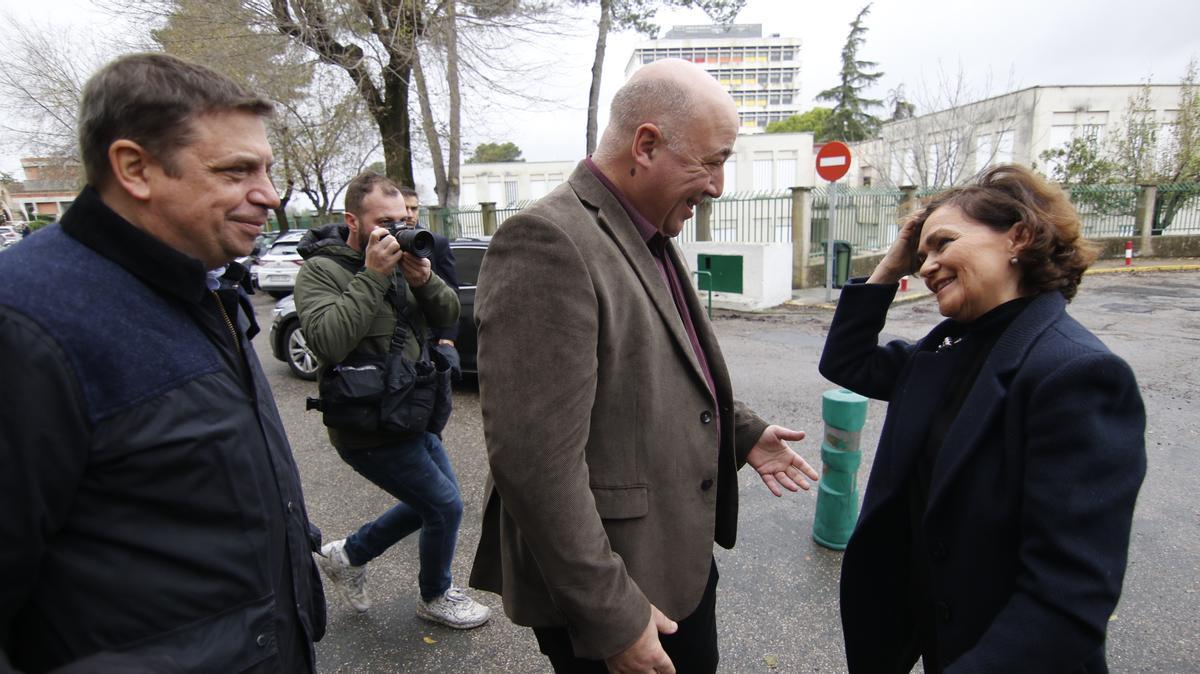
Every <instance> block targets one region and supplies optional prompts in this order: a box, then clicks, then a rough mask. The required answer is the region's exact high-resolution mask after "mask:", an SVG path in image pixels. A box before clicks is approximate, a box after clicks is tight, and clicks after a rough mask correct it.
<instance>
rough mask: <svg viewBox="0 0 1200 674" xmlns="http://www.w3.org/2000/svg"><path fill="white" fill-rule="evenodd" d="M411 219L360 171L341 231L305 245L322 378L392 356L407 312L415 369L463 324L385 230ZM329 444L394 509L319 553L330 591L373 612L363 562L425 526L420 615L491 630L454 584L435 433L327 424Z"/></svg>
mask: <svg viewBox="0 0 1200 674" xmlns="http://www.w3.org/2000/svg"><path fill="white" fill-rule="evenodd" d="M406 214H407V209H406V208H405V205H404V200H403V198H401V195H400V190H399V188H398V187H397V186H396V185H395V184H394V183H393V182H392V181H391V180H389V179H388V178H386V177H384V176H381V175H379V174H376V173H370V172H368V173H363V174H361V175H359V176H358V177H356V178H355V179H354V180H352V181H351V182H350V184H349V185H348V186H347V187H346V224H345V225H342V226H338V225H326V226H324V227H320V228H317V229H312V230H309V232H308V234H306V235H305V237H304V239H303V240H302V241H301V242H300V246H299V248H298V250H299V252H300V255H302V256H303V257H304V258H305V263H304V266H303V267H301V268H300V273H299V274H298V275H297V277H296V311H297V312H298V313H299V314H300V325H301V327H302V328H303V330H304V337H305V339H306V340H307V341H308V345H309V347H311V348H312V350H313V352H314V353H316V354H317V358H318V359H319V360H320V361H321V362H322V363H325V364H326V365H323V366H322V368H321V371H320V374H319V377H321V379H322V381H325V378H326V377H328V376H330V372H331V371H332V370H333V369H334V368H336V367H337V366H338V365H339V364H341V363H343V361H347V360H350V359H354V361H355V363H358V362H359V360H360V359H362V358H364V357H370V356H381V355H383V354H386V353H387V352H388V351H389V349H390V344H391V342H392V338H393V334H394V331H395V328H396V323H397V321H398V320H399V319H400V314H399V311H398V309H400V308H403V311H404V316H405V318H404V320H405V322H406V323H407V326H406V327H405V330H406V334H405V335H404V342H403V353H404V357H405V358H406V359H407V360H409V361H416V360H418V359H419V355H420V353H421V344H420V341H421V340H424V339H425V336H426V334H427V331H428V330H429V329H430V328H444V327H447V326H450V325H453V324H454V322H455V321H457V320H458V310H459V306H458V296H457V295H455V293H454V290H453V289H452V288H450V286H448V285H446V283H445V282H444V281H442V279H440V278H438V276H437V275H435V274H434V273H433V271H432V265H431V264H430V261H429V260H427V259H423V258H420V257H418V256H416V255H412V254H409V253H405V252H403V251H402V250H401V248H400V244H399V243H397V242H396V239H395V238H394V237H393V236H391V234H389V233H388V229H389V228H392V227H396V226H398V225H399V223H400V222H401V221H402V220H403V219H404V218H405V216H406ZM360 369H361V368H360ZM329 440H330V442H331V443H333V446H334V448H335V449H337V452H338V455H340V456H341V457H342V460H343V461H345V462H346V463H347V464H349V466H350V467H351V468H353V469H354V470H355V471H356V472H358V473H359V474H360V475H362V476H363V477H365V478H367V479H368V480H370V481H371V482H373V483H374V484H375V485H377V486H378V487H379V488H381V489H383V490H385V491H387V492H388V493H389V494H391V495H392V496H394V497H396V499H397V500H398V501H399V502H398V503H397V504H396V505H395V506H393V507H392V508H391V509H389V510H388V511H387V512H385V513H383V514H382V515H380V516H379V517H378V518H376V519H375V520H373V521H371V522H367V523H366V524H364V525H363V526H362V527H361V528H360V529H359V530H358V531H356V532H354V533H352V534H350V535H349V536H347V537H346V538H345V539H342V540H338V541H334V542H332V543H329V544H328V545H326V546H325V547H324V548H322V549H321V553H320V555H319V556H318V557H317V564H318V565H320V567H321V570H322V571H324V572H325V575H326V576H327V577H328V578H329V579H330V581H331V582H332V584H333V586H334V588H335V589H336V590H337V591H338V592H339V593H340V594H341V595H342V596H343V597H344V598H345V599H346V600H347V602H349V604H350V605H351V606H353V607H354V608H355V609H356V610H358V611H366V610H368V609H369V608H370V607H371V600H370V597H369V595H368V594H367V588H366V579H367V566H366V565H367V562H369V561H371V560H372V559H374V558H376V557H378V556H379V555H381V554H383V553H384V552H385V551H386V550H387V549H388V548H390V547H391V546H392V545H394V544H395V543H396V542H398V541H400V540H401V539H402V538H404V537H406V536H408V535H409V534H412V533H414V532H416V531H418V530H419V531H420V543H419V545H418V550H419V554H420V558H421V570H420V574H419V576H418V584H419V586H420V591H421V597H420V600H419V601H418V602H417V615H418V616H420V617H421V618H424V619H425V620H429V621H432V622H436V623H440V624H443V625H446V626H448V627H453V628H456V629H468V628H472V627H478V626H479V625H482V624H483V623H485V622H487V620H488V616H489V610H488V608H487V607H486V606H483V605H482V604H479V603H476V602H475V601H474V600H473V599H471V598H470V597H468V596H467V595H466V594H464V593H463V592H462V591H461V590H459V589H457V588H455V587H453V586H452V584H451V577H450V563H451V561H452V560H453V559H454V549H455V545H456V543H457V541H458V528H459V524H460V523H461V522H462V496H461V494H460V492H459V488H458V480H457V478H456V477H455V475H454V470H453V469H452V468H451V466H450V459H449V457H448V456H447V455H446V450H445V448H443V447H442V443H441V440H440V439H439V438H438V436H437V435H435V434H434V433H432V432H417V433H411V434H403V433H394V432H389V431H384V430H378V431H366V430H361V429H359V430H352V429H346V428H335V427H330V428H329Z"/></svg>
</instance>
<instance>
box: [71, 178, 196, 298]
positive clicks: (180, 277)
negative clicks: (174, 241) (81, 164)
mask: <svg viewBox="0 0 1200 674" xmlns="http://www.w3.org/2000/svg"><path fill="white" fill-rule="evenodd" d="M62 228H63V231H64V232H66V233H67V235H68V236H71V237H72V238H74V239H75V240H77V241H79V242H80V243H82V244H83V245H85V246H87V247H88V248H91V249H92V250H94V251H95V252H96V253H97V254H99V255H101V256H103V257H106V258H108V259H110V260H112V261H113V262H115V263H116V264H118V265H120V266H121V267H123V268H124V269H125V270H126V271H128V272H129V273H131V274H133V275H134V276H137V277H138V278H140V279H141V280H142V282H143V283H145V284H146V285H148V286H150V287H152V288H154V289H156V290H159V291H161V292H165V293H167V294H170V295H174V296H175V297H177V298H179V299H181V300H184V301H186V302H196V303H198V302H200V301H202V300H203V298H204V296H205V295H206V294H207V293H208V287H207V280H206V277H207V274H206V272H205V269H204V263H202V262H201V261H200V260H197V259H196V258H194V257H192V256H190V255H186V254H184V253H181V252H179V251H178V250H175V249H174V248H172V247H170V246H168V245H167V244H165V243H163V242H162V241H159V240H158V239H157V238H155V237H154V236H153V235H151V234H149V233H147V232H145V231H143V230H141V229H138V228H137V227H135V226H134V225H133V224H132V223H130V222H129V221H128V220H126V219H125V218H123V217H121V216H120V215H117V213H116V212H115V211H113V210H112V209H111V208H109V207H108V205H107V204H105V203H104V202H103V201H102V200H101V199H100V194H99V193H98V192H96V190H95V188H93V187H92V186H90V185H89V186H87V187H85V188H84V189H83V191H82V192H80V193H79V196H78V197H76V199H75V201H74V203H72V204H71V207H70V208H69V209H67V212H66V213H65V214H64V215H63V217H62Z"/></svg>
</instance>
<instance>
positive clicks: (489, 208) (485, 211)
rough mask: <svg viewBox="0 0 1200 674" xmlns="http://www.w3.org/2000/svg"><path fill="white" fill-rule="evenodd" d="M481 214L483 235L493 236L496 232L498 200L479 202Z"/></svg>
mask: <svg viewBox="0 0 1200 674" xmlns="http://www.w3.org/2000/svg"><path fill="white" fill-rule="evenodd" d="M479 211H480V216H481V217H482V218H483V235H484V236H491V235H493V234H495V233H496V202H494V201H481V202H479Z"/></svg>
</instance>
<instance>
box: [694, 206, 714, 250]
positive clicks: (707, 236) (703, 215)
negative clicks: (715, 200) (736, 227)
mask: <svg viewBox="0 0 1200 674" xmlns="http://www.w3.org/2000/svg"><path fill="white" fill-rule="evenodd" d="M696 240H697V241H712V240H713V238H712V201H710V200H708V199H705V200H704V201H701V202H700V203H699V204H698V205H697V206H696Z"/></svg>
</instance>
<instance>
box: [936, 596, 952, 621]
mask: <svg viewBox="0 0 1200 674" xmlns="http://www.w3.org/2000/svg"><path fill="white" fill-rule="evenodd" d="M933 607H934V609H936V610H937V617H938V620H941V621H942V622H944V623H948V622H950V605H949V604H947V603H946V602H944V601H939V602H938V603H936V604H934V605H933Z"/></svg>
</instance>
